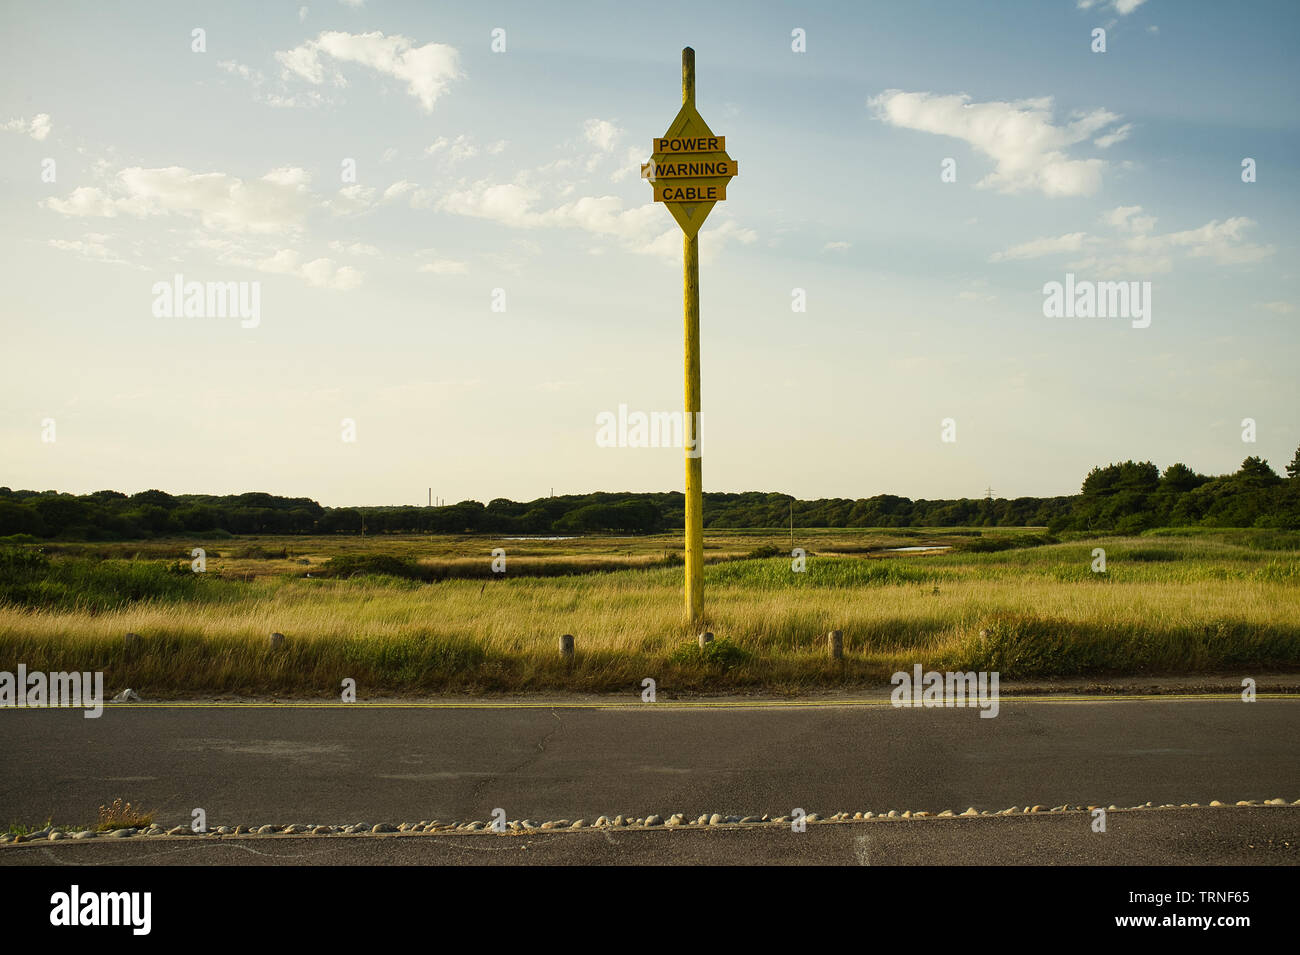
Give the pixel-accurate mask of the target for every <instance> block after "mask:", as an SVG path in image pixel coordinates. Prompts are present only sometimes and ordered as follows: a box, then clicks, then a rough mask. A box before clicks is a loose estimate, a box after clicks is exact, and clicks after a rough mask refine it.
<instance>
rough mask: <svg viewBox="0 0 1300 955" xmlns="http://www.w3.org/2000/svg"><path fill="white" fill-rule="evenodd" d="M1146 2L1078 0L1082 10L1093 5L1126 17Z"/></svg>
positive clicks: (1137, 0) (1139, 0) (1141, 0)
mask: <svg viewBox="0 0 1300 955" xmlns="http://www.w3.org/2000/svg"><path fill="white" fill-rule="evenodd" d="M1144 3H1146V0H1078V7H1079V9H1080V10H1091V9H1092V8H1093V7H1100V8H1101V9H1103V10H1104V9H1110V10H1114V11H1115V12H1116V13H1118V14H1119V15H1120V16H1121V17H1126V16H1128V15H1129V14H1130V13H1132V12H1133V11H1134V10H1136V9H1137V8H1138V7H1140V6H1142V4H1144Z"/></svg>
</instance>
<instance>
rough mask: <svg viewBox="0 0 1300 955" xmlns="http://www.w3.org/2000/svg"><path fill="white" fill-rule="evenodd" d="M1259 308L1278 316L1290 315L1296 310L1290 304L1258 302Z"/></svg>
mask: <svg viewBox="0 0 1300 955" xmlns="http://www.w3.org/2000/svg"><path fill="white" fill-rule="evenodd" d="M1259 307H1260V308H1266V309H1268V310H1269V311H1270V312H1276V313H1277V314H1279V315H1290V314H1291V313H1293V312H1294V311H1295V310H1296V307H1295V306H1294V305H1293V304H1291V303H1290V302H1260V303H1259Z"/></svg>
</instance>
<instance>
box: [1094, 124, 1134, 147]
mask: <svg viewBox="0 0 1300 955" xmlns="http://www.w3.org/2000/svg"><path fill="white" fill-rule="evenodd" d="M1132 131H1133V124H1132V123H1125V124H1124V125H1123V126H1121V127H1119V129H1116V130H1113V131H1112V132H1109V133H1106V134H1104V135H1102V136H1098V137H1097V138H1096V139H1094V140H1093V141H1092V144H1093V145H1094V146H1096V147H1097V148H1098V149H1109V148H1110V147H1111V146H1114V145H1115V144H1116V143H1120V142H1123V141H1124V140H1126V139H1128V134H1129V133H1131V132H1132Z"/></svg>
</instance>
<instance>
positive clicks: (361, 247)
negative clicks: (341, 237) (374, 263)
mask: <svg viewBox="0 0 1300 955" xmlns="http://www.w3.org/2000/svg"><path fill="white" fill-rule="evenodd" d="M330 251H332V252H339V253H342V254H345V255H379V249H378V248H377V247H375V246H373V245H367V244H366V243H365V242H351V243H349V242H339V241H338V240H335V241H333V242H331V243H330Z"/></svg>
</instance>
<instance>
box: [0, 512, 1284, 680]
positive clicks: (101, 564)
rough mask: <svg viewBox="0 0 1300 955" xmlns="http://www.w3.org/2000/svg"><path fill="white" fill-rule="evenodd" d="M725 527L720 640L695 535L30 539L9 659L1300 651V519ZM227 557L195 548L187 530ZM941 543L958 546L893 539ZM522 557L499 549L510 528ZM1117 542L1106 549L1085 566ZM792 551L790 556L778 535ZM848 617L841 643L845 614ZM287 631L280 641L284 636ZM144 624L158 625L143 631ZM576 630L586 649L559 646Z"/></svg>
mask: <svg viewBox="0 0 1300 955" xmlns="http://www.w3.org/2000/svg"><path fill="white" fill-rule="evenodd" d="M706 537H707V544H706V547H707V550H706V555H707V559H708V561H709V564H708V566H707V567H706V571H705V600H706V607H707V608H708V618H707V621H706V626H707V629H709V630H711V631H712V632H713V633H714V634H715V635H716V637H717V640H716V641H715V644H714V647H713V649H712V651H711V652H710V653H709V654H707V655H705V654H702V653H701V652H700V651H699V650H698V648H697V647H696V646H695V644H694V640H693V637H694V631H693V630H690V629H688V628H687V627H686V626H685V624H684V623H683V621H682V597H681V590H682V568H681V566H680V560H681V556H680V555H681V541H680V538H679V537H676V536H672V537H669V536H649V537H636V538H612V537H589V538H579V539H571V540H541V539H528V540H509V539H500V538H491V537H450V536H447V537H434V538H429V537H416V536H409V537H378V538H376V537H365V538H362V537H328V538H324V537H321V538H284V537H275V538H238V539H229V540H216V541H208V542H204V541H201V540H199V541H195V540H186V541H150V542H144V543H140V542H133V543H111V544H105V543H84V544H80V543H59V544H56V545H55V544H52V545H46V546H45V547H44V548H43V550H44V552H45V555H44V556H43V557H42V556H39V555H38V554H37V553H36V550H37V548H35V547H33V546H31V545H26V546H22V547H17V548H14V547H10V548H8V549H7V550H6V551H5V554H4V557H3V560H0V669H5V670H11V671H12V670H13V669H14V668H15V667H16V666H17V664H18V663H25V664H26V665H27V667H28V668H29V670H42V671H56V670H73V669H77V670H103V671H105V681H106V684H107V686H108V687H109V688H111V689H114V690H116V689H121V688H123V687H126V686H130V687H133V688H135V689H136V690H137V691H139V692H141V693H142V694H144V695H145V697H146V698H155V699H157V698H159V697H165V696H177V695H185V694H226V693H229V694H249V695H252V694H294V695H299V696H310V697H315V698H320V699H328V698H337V695H338V693H339V686H340V683H341V681H342V680H343V679H344V678H345V677H351V678H353V679H355V680H356V681H357V687H358V695H359V698H363V699H364V698H365V697H367V696H374V695H378V694H400V693H416V692H432V691H455V692H470V693H481V692H493V691H532V690H552V689H562V688H563V689H574V690H590V691H613V690H618V691H624V692H632V691H633V690H639V686H640V683H641V680H642V679H643V678H645V677H653V678H654V679H655V680H656V681H657V683H658V687H659V691H660V692H661V693H663V694H667V695H671V694H673V693H675V692H698V691H710V690H713V691H717V690H740V689H747V688H753V689H757V688H762V689H767V690H775V691H796V690H799V689H804V688H811V687H848V686H862V685H869V684H879V683H882V682H884V681H887V680H888V676H889V674H890V673H892V672H894V671H896V670H900V669H910V667H911V666H912V665H913V664H914V663H921V664H922V665H923V666H925V667H926V668H934V669H941V670H946V669H963V670H971V669H975V670H998V671H1000V672H1001V673H1002V676H1003V679H1013V678H1026V677H1027V678H1036V677H1048V676H1098V677H1102V676H1107V675H1118V674H1150V675H1156V674H1171V673H1177V674H1194V673H1198V672H1206V671H1211V670H1231V671H1233V672H1238V671H1239V672H1241V673H1243V674H1244V675H1254V674H1256V673H1259V672H1261V671H1264V670H1269V669H1273V670H1283V669H1295V668H1297V667H1298V666H1300V532H1293V531H1257V530H1214V531H1207V530H1201V529H1196V530H1187V531H1183V530H1171V531H1164V532H1149V533H1147V534H1144V535H1142V536H1139V537H1098V538H1086V539H1085V538H1078V539H1066V540H1062V541H1055V542H1053V540H1052V539H1051V538H1048V537H1046V535H1045V533H1044V532H1043V530H1042V529H1041V528H1028V529H1025V528H1006V529H987V528H986V529H983V530H982V532H981V531H977V530H971V529H961V528H955V529H954V528H944V529H941V530H889V529H887V530H856V529H851V530H844V529H834V530H812V531H809V530H800V529H796V530H795V535H794V539H795V545H796V546H799V547H802V548H804V549H806V550H807V552H808V561H807V570H806V572H804V573H795V572H793V571H792V570H791V558H790V556H789V553H790V538H789V532H788V531H783V530H772V531H719V532H710V533H709V534H707V535H706ZM196 546H201V547H204V548H205V550H206V551H207V572H206V573H204V574H195V573H192V572H191V571H190V551H191V548H193V547H196ZM912 546H947V547H948V548H949V549H947V550H944V551H939V552H924V553H917V552H899V551H895V550H892V548H898V547H912ZM498 547H499V548H504V549H505V551H506V561H507V566H506V573H504V574H494V573H492V571H491V569H490V565H491V560H492V556H491V552H492V550H493V549H494V548H498ZM1096 547H1101V548H1104V549H1105V552H1106V565H1107V570H1106V573H1104V574H1098V573H1094V572H1093V571H1092V570H1091V565H1092V563H1093V559H1094V558H1093V549H1094V548H1096ZM773 553H775V554H776V555H777V556H764V555H767V554H773ZM832 629H838V630H842V631H843V632H844V645H845V659H844V660H843V661H837V662H832V661H830V660H828V659H827V655H826V651H825V635H826V633H827V631H829V630H832ZM273 631H278V632H281V633H283V634H285V635H286V641H285V643H284V645H283V646H282V647H280V648H278V649H273V648H272V647H271V646H270V643H269V639H268V635H269V634H270V633H271V632H273ZM127 632H134V633H137V634H139V635H140V637H141V639H140V641H139V642H138V643H137V644H136V645H135V646H134V647H133V648H128V646H127V645H126V643H125V641H124V639H123V637H124V634H126V633H127ZM564 633H570V634H573V635H574V636H575V638H576V644H577V653H576V657H575V659H574V660H573V662H572V663H571V664H568V663H566V662H565V661H563V660H562V659H561V658H560V656H559V654H558V652H557V641H558V638H559V636H560V635H561V634H564Z"/></svg>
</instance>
